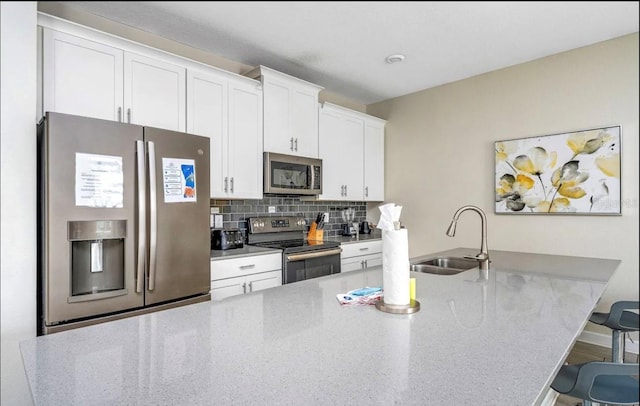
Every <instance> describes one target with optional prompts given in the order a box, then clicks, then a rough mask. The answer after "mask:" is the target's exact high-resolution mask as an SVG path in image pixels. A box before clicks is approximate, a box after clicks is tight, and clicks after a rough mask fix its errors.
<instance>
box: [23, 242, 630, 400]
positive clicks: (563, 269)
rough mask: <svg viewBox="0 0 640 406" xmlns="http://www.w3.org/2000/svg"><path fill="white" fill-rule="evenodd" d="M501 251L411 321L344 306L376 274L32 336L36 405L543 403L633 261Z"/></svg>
mask: <svg viewBox="0 0 640 406" xmlns="http://www.w3.org/2000/svg"><path fill="white" fill-rule="evenodd" d="M476 251H477V250H474V249H455V250H450V251H443V252H439V253H435V254H430V255H428V256H435V255H454V256H459V255H466V254H475V253H476ZM490 255H491V260H492V262H491V270H490V272H489V278H488V279H481V278H479V272H478V270H477V269H473V270H469V271H465V272H462V273H459V274H457V275H452V276H439V275H431V274H422V273H412V274H411V275H412V277H415V278H416V285H417V287H416V299H417V300H418V301H419V302H420V303H421V309H420V311H418V312H416V313H414V314H410V315H401V314H389V313H385V312H381V311H379V310H377V309H376V308H375V306H367V305H361V306H351V307H350V306H348V305H346V306H342V305H340V304H339V303H338V301H337V299H336V294H338V293H346V292H347V291H349V290H351V289H356V288H360V287H365V286H382V268H381V267H373V268H366V269H363V270H359V271H353V272H347V273H342V274H336V275H330V276H325V277H320V278H314V279H309V280H305V281H302V282H296V283H292V284H287V285H284V286H281V287H276V288H271V289H266V290H262V291H257V292H253V293H249V294H245V295H240V296H234V297H230V298H227V299H225V300H222V301H213V302H204V303H197V304H193V305H189V306H184V307H179V308H174V309H169V310H164V311H159V312H155V313H150V314H145V315H141V316H136V317H130V318H126V319H121V320H116V321H112V322H107V323H102V324H98V325H94V326H89V327H84V328H80V329H76V330H69V331H64V332H60V333H55V334H51V335H47V336H42V337H37V338H33V339H30V340H26V341H22V342H21V343H20V349H21V352H22V356H23V361H24V366H25V371H26V374H27V377H28V381H29V384H30V388H31V391H32V395H33V399H34V403H35V404H36V405H52V404H65V405H89V404H138V405H150V404H154V405H155V404H173V405H178V404H189V405H230V404H267V405H275V404H312V405H317V404H321V405H331V404H340V405H362V404H370V405H389V404H402V405H469V404H478V405H539V404H540V403H541V402H542V400H543V398H544V396H545V394H546V393H547V391H548V388H549V384H550V382H551V381H552V379H553V377H554V376H555V373H556V372H557V370H558V369H559V368H560V366H561V365H562V363H563V362H564V360H565V358H566V356H567V354H568V353H569V351H570V349H571V347H572V345H573V343H574V342H575V340H576V339H577V337H578V336H579V334H580V333H581V331H582V329H583V328H584V326H585V324H586V323H587V320H588V318H589V316H590V315H591V312H592V311H593V309H594V307H595V306H596V304H597V302H598V299H599V298H600V296H601V295H602V293H603V291H604V289H605V288H606V286H607V283H608V281H609V279H610V278H611V276H612V275H613V274H614V272H615V270H616V269H617V268H618V266H619V264H620V261H618V260H607V259H595V258H581V257H567V256H556V255H542V254H530V253H521V252H507V251H490ZM424 257H427V256H424ZM421 258H423V257H417V258H415V259H412V261H414V260H419V259H421Z"/></svg>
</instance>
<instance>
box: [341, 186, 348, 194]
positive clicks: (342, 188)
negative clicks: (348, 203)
mask: <svg viewBox="0 0 640 406" xmlns="http://www.w3.org/2000/svg"><path fill="white" fill-rule="evenodd" d="M346 188H347V187H346V186H345V185H342V186H340V196H346V192H345V189H346Z"/></svg>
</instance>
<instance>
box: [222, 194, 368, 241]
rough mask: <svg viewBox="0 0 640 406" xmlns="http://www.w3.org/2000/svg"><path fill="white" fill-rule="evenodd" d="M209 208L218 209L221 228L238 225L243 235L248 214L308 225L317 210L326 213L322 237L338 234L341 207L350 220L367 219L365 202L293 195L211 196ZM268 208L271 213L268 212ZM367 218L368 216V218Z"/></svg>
mask: <svg viewBox="0 0 640 406" xmlns="http://www.w3.org/2000/svg"><path fill="white" fill-rule="evenodd" d="M210 205H211V207H218V208H220V213H222V215H223V228H238V229H240V230H242V231H243V233H244V234H245V235H246V232H247V219H248V218H250V217H281V216H300V217H304V219H305V220H306V221H307V225H310V224H311V223H312V222H313V221H314V220H315V219H316V217H317V215H318V213H329V221H328V223H326V224H325V227H324V235H325V237H333V236H339V235H340V234H341V233H342V224H344V221H342V210H343V209H346V208H349V207H352V208H354V209H355V218H354V220H353V221H357V222H358V223H360V222H361V221H364V220H367V218H366V216H367V204H366V202H351V201H349V202H347V201H344V202H343V201H305V200H301V199H300V197H299V196H294V195H291V196H289V195H265V197H264V198H263V199H260V200H218V199H211V202H210ZM269 207H274V208H275V213H269ZM368 220H369V221H371V219H368Z"/></svg>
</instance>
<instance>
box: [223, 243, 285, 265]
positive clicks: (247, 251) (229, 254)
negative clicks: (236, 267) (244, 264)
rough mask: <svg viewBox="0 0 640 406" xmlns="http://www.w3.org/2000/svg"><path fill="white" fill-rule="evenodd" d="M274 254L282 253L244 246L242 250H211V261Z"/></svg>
mask: <svg viewBox="0 0 640 406" xmlns="http://www.w3.org/2000/svg"><path fill="white" fill-rule="evenodd" d="M274 252H282V250H279V249H274V248H264V247H256V246H253V245H247V244H244V245H243V246H242V248H234V249H230V250H211V260H212V261H217V260H221V259H229V258H240V257H248V256H252V255H262V254H272V253H274Z"/></svg>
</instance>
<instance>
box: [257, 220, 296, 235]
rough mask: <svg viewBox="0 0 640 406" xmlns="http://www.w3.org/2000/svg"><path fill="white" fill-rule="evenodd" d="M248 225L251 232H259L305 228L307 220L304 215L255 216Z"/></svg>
mask: <svg viewBox="0 0 640 406" xmlns="http://www.w3.org/2000/svg"><path fill="white" fill-rule="evenodd" d="M247 225H248V228H249V232H250V233H251V234H259V233H277V232H283V231H299V230H305V227H306V225H307V222H306V221H305V219H304V218H303V217H254V218H250V219H248V220H247Z"/></svg>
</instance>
